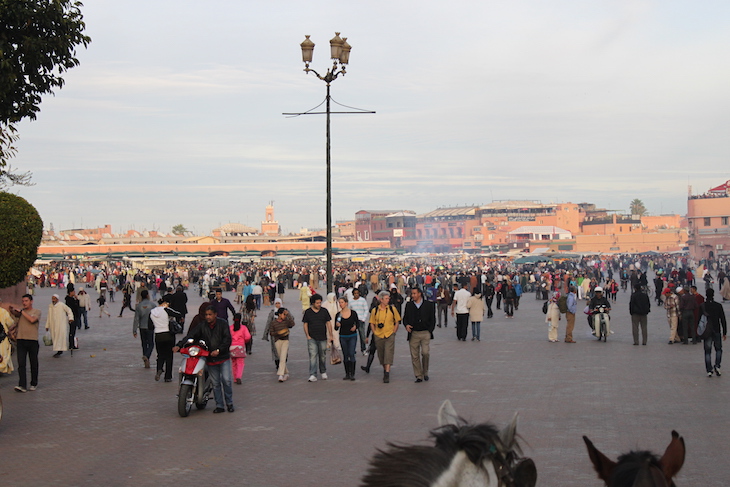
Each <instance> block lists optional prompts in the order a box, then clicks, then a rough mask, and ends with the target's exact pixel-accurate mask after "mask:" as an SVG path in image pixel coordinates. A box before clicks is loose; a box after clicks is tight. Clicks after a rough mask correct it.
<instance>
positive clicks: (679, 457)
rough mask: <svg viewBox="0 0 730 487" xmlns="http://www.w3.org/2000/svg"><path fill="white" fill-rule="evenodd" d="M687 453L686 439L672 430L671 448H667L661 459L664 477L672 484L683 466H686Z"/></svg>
mask: <svg viewBox="0 0 730 487" xmlns="http://www.w3.org/2000/svg"><path fill="white" fill-rule="evenodd" d="M685 453H686V450H685V447H684V438H682V437H681V436H679V433H677V432H676V431H674V430H672V441H670V442H669V446H667V449H666V450H665V451H664V455H663V456H662V459H661V463H662V470H663V471H664V476H665V477H666V478H667V482H670V483H671V481H672V477H674V476H675V475H677V473H678V472H679V471H680V469H681V468H682V465H684V455H685Z"/></svg>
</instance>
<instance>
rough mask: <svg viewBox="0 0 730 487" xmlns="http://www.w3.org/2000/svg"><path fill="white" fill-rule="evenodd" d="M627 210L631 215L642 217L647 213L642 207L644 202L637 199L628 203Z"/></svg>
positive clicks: (644, 207)
mask: <svg viewBox="0 0 730 487" xmlns="http://www.w3.org/2000/svg"><path fill="white" fill-rule="evenodd" d="M629 209H630V210H631V214H632V215H639V216H644V215H646V214H647V213H648V211H647V210H646V206H644V202H643V201H641V200H640V199H639V198H634V199H633V200H632V201H631V203H629Z"/></svg>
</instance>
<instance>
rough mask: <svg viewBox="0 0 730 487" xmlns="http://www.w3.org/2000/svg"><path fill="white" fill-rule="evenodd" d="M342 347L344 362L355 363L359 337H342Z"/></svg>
mask: <svg viewBox="0 0 730 487" xmlns="http://www.w3.org/2000/svg"><path fill="white" fill-rule="evenodd" d="M340 346H342V361H343V362H355V350H356V349H357V335H350V336H344V337H343V336H342V335H340Z"/></svg>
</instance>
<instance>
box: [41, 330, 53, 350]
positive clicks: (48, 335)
mask: <svg viewBox="0 0 730 487" xmlns="http://www.w3.org/2000/svg"><path fill="white" fill-rule="evenodd" d="M43 345H45V346H47V347H50V346H51V345H53V338H51V332H49V331H47V332H46V334H45V335H43Z"/></svg>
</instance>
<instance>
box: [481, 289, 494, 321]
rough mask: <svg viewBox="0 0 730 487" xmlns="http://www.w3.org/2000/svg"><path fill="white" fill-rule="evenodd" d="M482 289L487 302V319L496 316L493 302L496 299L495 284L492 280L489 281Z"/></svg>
mask: <svg viewBox="0 0 730 487" xmlns="http://www.w3.org/2000/svg"><path fill="white" fill-rule="evenodd" d="M482 290H483V292H484V301H485V302H486V304H487V319H490V318H491V317H492V316H494V312H493V311H492V302H493V301H494V285H493V284H492V281H487V282H486V284H484V286H483V289H482Z"/></svg>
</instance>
